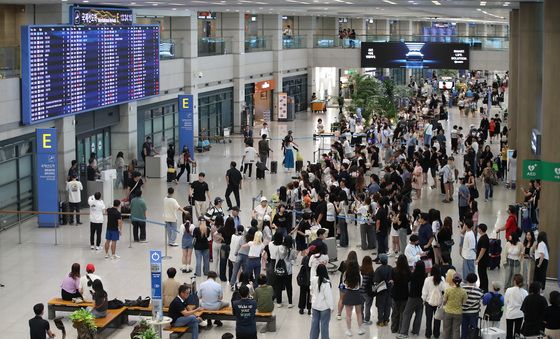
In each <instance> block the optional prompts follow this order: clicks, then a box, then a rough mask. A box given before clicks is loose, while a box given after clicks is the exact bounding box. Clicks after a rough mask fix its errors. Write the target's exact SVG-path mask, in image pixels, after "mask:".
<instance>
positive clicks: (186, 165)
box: [175, 146, 196, 183]
mask: <svg viewBox="0 0 560 339" xmlns="http://www.w3.org/2000/svg"><path fill="white" fill-rule="evenodd" d="M178 163H179V168H180V169H181V170H180V171H179V174H177V177H176V178H175V183H178V182H179V180H180V179H181V176H182V175H183V173H184V172H185V171H187V183H190V182H191V164H192V165H195V164H196V162H195V161H194V160H193V159H192V157H191V153H190V151H189V148H188V147H187V146H185V147H183V153H181V154H180V155H179V161H178Z"/></svg>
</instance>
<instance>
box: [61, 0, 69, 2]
mask: <svg viewBox="0 0 560 339" xmlns="http://www.w3.org/2000/svg"><path fill="white" fill-rule="evenodd" d="M60 1H62V2H66V1H68V0H60Z"/></svg>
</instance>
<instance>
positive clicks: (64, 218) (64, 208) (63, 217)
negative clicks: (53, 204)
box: [58, 201, 70, 225]
mask: <svg viewBox="0 0 560 339" xmlns="http://www.w3.org/2000/svg"><path fill="white" fill-rule="evenodd" d="M58 211H59V212H65V213H68V212H70V204H69V203H68V202H67V201H61V202H59V203H58ZM68 217H69V215H68V214H59V215H58V224H59V225H68Z"/></svg>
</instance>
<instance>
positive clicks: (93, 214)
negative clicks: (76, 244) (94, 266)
mask: <svg viewBox="0 0 560 339" xmlns="http://www.w3.org/2000/svg"><path fill="white" fill-rule="evenodd" d="M88 205H89V228H90V232H89V233H90V235H89V245H90V246H91V249H92V250H93V249H95V250H97V251H99V245H101V229H102V227H103V211H104V210H105V208H106V207H105V203H104V202H103V200H101V193H100V192H95V194H94V195H92V196H90V197H89V198H88ZM95 235H97V241H96V242H95V247H94V246H93V245H94V240H95V239H94V238H95Z"/></svg>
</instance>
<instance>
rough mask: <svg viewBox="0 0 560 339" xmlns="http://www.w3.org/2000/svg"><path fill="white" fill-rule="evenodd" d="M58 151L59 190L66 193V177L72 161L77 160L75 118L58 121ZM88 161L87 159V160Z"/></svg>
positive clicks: (55, 123)
mask: <svg viewBox="0 0 560 339" xmlns="http://www.w3.org/2000/svg"><path fill="white" fill-rule="evenodd" d="M54 127H55V128H56V138H57V149H58V171H57V172H58V190H59V191H66V177H67V174H68V169H69V168H70V165H71V162H72V160H77V159H76V123H75V120H74V116H70V117H64V118H60V119H56V120H55V121H54ZM86 161H87V159H86Z"/></svg>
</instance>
